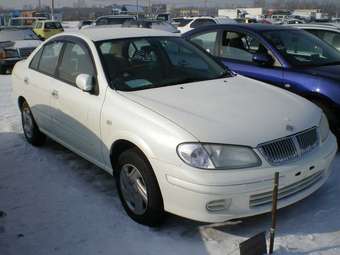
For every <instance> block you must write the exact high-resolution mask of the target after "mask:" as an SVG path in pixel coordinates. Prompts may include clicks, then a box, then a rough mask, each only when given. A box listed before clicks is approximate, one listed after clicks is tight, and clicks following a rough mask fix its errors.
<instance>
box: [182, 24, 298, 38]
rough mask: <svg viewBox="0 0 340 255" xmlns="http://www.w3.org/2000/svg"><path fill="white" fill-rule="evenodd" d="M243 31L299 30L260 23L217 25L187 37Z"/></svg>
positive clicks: (204, 28)
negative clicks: (211, 31) (235, 30)
mask: <svg viewBox="0 0 340 255" xmlns="http://www.w3.org/2000/svg"><path fill="white" fill-rule="evenodd" d="M228 28H229V29H231V28H233V29H243V30H248V31H253V32H264V31H278V30H298V28H295V27H292V26H286V25H284V26H281V25H280V26H279V25H271V24H259V23H252V24H240V23H237V24H216V25H209V26H202V27H199V28H196V29H194V30H191V31H189V32H187V33H185V34H186V35H190V34H196V33H197V32H203V31H207V30H213V29H228Z"/></svg>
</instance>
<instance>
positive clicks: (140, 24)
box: [122, 19, 180, 33]
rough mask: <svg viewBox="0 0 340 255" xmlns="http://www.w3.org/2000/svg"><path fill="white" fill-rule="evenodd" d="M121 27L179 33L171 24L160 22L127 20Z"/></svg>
mask: <svg viewBox="0 0 340 255" xmlns="http://www.w3.org/2000/svg"><path fill="white" fill-rule="evenodd" d="M122 26H123V27H137V28H150V29H156V30H162V31H166V32H170V33H180V31H179V30H178V29H177V28H176V27H175V26H174V25H172V24H171V23H169V22H166V21H161V20H148V19H138V20H128V21H126V22H124V24H123V25H122Z"/></svg>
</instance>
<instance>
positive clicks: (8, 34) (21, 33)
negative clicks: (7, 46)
mask: <svg viewBox="0 0 340 255" xmlns="http://www.w3.org/2000/svg"><path fill="white" fill-rule="evenodd" d="M19 40H39V38H38V37H37V36H36V35H35V34H34V33H33V32H32V30H30V29H25V30H21V29H18V30H1V31H0V42H6V41H19Z"/></svg>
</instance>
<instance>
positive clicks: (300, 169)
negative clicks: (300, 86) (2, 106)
mask: <svg viewBox="0 0 340 255" xmlns="http://www.w3.org/2000/svg"><path fill="white" fill-rule="evenodd" d="M12 79H13V87H14V91H15V94H16V95H17V96H16V100H17V102H18V106H19V108H20V110H21V112H22V124H23V130H24V134H25V137H26V138H27V141H28V142H29V143H31V144H33V145H35V146H40V145H42V144H43V142H44V140H45V137H46V136H48V137H50V138H52V139H53V140H55V141H57V142H59V143H61V144H62V145H64V146H65V147H67V148H69V149H70V150H72V151H74V152H75V153H77V154H79V155H80V156H82V157H84V158H85V159H87V160H89V161H91V162H93V163H94V164H96V165H98V166H99V167H101V168H103V169H104V170H106V171H107V172H109V173H111V174H114V175H116V182H117V187H118V191H119V195H120V198H121V201H122V204H123V206H124V208H125V210H126V212H127V213H128V214H129V215H130V216H131V218H133V219H134V220H135V221H137V222H139V223H142V224H146V225H151V226H153V225H157V224H159V223H160V222H161V220H162V219H163V218H164V215H165V213H164V212H165V211H167V212H171V213H173V214H177V215H180V216H183V217H186V218H190V219H194V220H198V221H203V222H223V221H226V220H229V219H233V218H240V217H245V216H250V215H256V214H260V213H264V212H268V211H270V208H271V190H272V185H273V184H272V180H273V176H274V173H275V172H276V171H278V172H279V173H280V189H279V202H278V206H279V208H281V207H284V206H287V205H290V204H292V203H294V202H297V201H299V200H301V199H303V198H305V197H307V196H308V195H310V194H311V193H312V192H314V191H315V190H317V189H318V188H319V187H320V186H321V185H322V184H323V183H325V181H326V179H327V177H328V176H329V175H330V164H331V162H332V160H333V158H334V155H335V153H336V151H337V143H336V139H335V137H334V135H333V134H332V133H331V132H330V131H329V127H328V122H327V119H326V117H325V115H324V114H323V113H322V111H321V110H320V109H319V108H318V107H317V106H315V105H314V104H312V103H310V102H309V101H306V100H305V99H303V98H300V97H298V96H296V95H294V94H291V93H289V92H286V91H284V90H281V89H278V88H275V87H273V86H270V85H267V84H264V83H261V82H258V81H255V80H252V79H248V78H245V77H243V76H241V75H236V74H234V73H232V72H230V71H229V70H225V69H224V67H223V66H222V65H221V64H219V63H218V62H216V61H215V60H214V59H213V58H212V57H210V56H209V55H208V54H207V53H206V52H204V51H202V50H200V49H198V48H196V47H195V46H193V45H192V44H191V43H189V42H187V41H185V40H184V39H181V38H180V37H178V36H175V35H173V34H170V33H167V32H162V31H155V30H144V29H135V28H124V29H119V28H114V29H109V28H105V29H101V28H98V29H90V30H82V31H81V32H78V33H63V34H60V35H57V36H55V37H52V38H50V39H49V40H47V41H46V42H44V43H43V44H42V45H41V46H40V47H39V48H37V49H36V50H35V51H34V52H33V54H31V56H30V57H29V58H28V59H27V60H25V61H21V62H19V63H18V64H16V66H15V68H14V72H13V75H12ZM311 209H312V208H311Z"/></svg>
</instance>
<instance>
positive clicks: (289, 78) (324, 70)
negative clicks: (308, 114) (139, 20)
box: [184, 24, 340, 131]
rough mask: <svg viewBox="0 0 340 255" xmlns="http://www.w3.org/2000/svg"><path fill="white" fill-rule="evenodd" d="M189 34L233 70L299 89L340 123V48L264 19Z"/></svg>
mask: <svg viewBox="0 0 340 255" xmlns="http://www.w3.org/2000/svg"><path fill="white" fill-rule="evenodd" d="M184 37H185V38H187V39H188V40H191V41H192V42H194V43H195V44H196V45H199V46H200V47H202V48H203V49H205V50H206V51H208V52H210V53H211V54H213V55H214V56H215V57H217V58H218V59H219V60H220V61H222V62H223V63H224V64H225V65H226V66H228V67H229V68H230V69H231V70H233V71H235V72H237V73H239V74H242V75H245V76H248V77H251V78H254V79H257V80H260V81H264V82H267V83H270V84H273V85H275V86H277V87H280V88H283V89H286V90H289V91H291V92H294V93H296V94H299V95H301V96H303V97H305V98H307V99H309V100H311V101H312V102H314V103H316V104H317V105H319V106H320V107H321V108H322V109H323V110H324V112H325V113H326V114H327V116H328V118H329V120H330V123H331V127H332V129H333V131H337V130H338V129H339V127H340V123H339V122H340V118H339V117H338V116H340V72H339V71H338V70H339V68H340V53H339V52H338V51H336V50H335V49H334V48H332V47H331V46H329V45H328V44H327V43H325V42H323V41H321V40H320V39H318V38H317V37H315V36H313V35H311V34H309V33H308V32H305V31H303V30H301V29H297V28H293V27H289V26H275V25H264V24H248V25H242V24H238V25H215V26H209V27H204V28H199V29H197V30H195V31H192V32H188V33H187V34H185V35H184Z"/></svg>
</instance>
